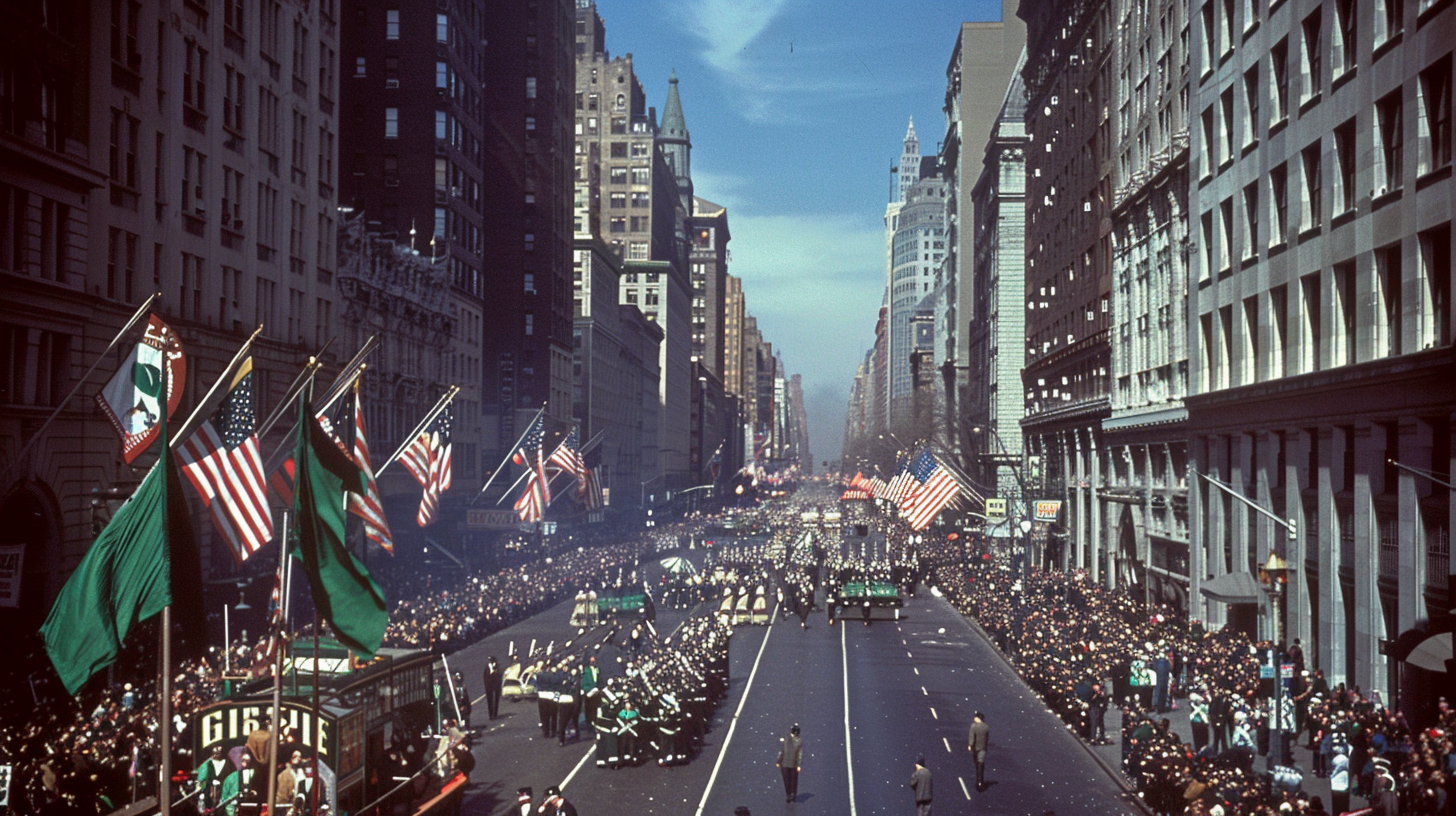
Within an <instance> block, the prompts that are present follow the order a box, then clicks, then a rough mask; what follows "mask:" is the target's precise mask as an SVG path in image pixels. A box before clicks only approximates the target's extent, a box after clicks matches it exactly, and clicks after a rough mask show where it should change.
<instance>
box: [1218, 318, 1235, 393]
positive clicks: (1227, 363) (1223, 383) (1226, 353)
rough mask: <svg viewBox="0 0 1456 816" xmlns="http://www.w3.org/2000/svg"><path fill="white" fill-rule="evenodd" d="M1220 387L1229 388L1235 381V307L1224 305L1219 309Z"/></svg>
mask: <svg viewBox="0 0 1456 816" xmlns="http://www.w3.org/2000/svg"><path fill="white" fill-rule="evenodd" d="M1218 341H1219V342H1218V369H1217V374H1218V379H1217V380H1216V381H1215V382H1216V383H1217V386H1216V387H1218V388H1228V387H1229V386H1230V385H1231V384H1232V383H1233V381H1234V379H1233V361H1234V360H1236V359H1238V358H1237V357H1235V356H1234V307H1233V306H1224V307H1223V308H1221V309H1219V310H1218Z"/></svg>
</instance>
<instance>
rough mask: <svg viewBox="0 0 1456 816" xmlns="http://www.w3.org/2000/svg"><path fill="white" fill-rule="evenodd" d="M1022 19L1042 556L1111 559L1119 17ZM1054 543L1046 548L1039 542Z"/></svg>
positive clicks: (1092, 562) (1083, 13)
mask: <svg viewBox="0 0 1456 816" xmlns="http://www.w3.org/2000/svg"><path fill="white" fill-rule="evenodd" d="M1017 15H1018V16H1020V17H1021V18H1022V19H1023V20H1024V21H1025V22H1026V29H1027V43H1026V63H1025V65H1024V67H1023V69H1022V72H1021V75H1022V80H1023V82H1025V83H1026V97H1027V106H1026V110H1027V113H1026V130H1027V133H1028V134H1029V135H1030V139H1029V142H1028V145H1027V147H1028V151H1029V152H1028V159H1027V168H1026V169H1027V179H1026V198H1027V201H1026V212H1027V224H1026V344H1027V348H1026V366H1025V368H1024V369H1022V383H1023V386H1024V388H1025V389H1026V398H1027V399H1026V416H1025V418H1024V419H1023V420H1022V423H1021V429H1022V433H1023V435H1024V437H1025V439H1026V445H1027V448H1028V449H1029V451H1031V452H1032V453H1033V454H1034V455H1039V456H1040V457H1041V460H1042V465H1043V468H1044V475H1045V478H1046V484H1045V497H1046V498H1054V499H1060V500H1062V502H1063V506H1062V513H1061V516H1060V518H1059V519H1058V521H1057V523H1055V524H1050V525H1038V527H1037V529H1036V531H1035V532H1034V533H1033V541H1034V543H1035V544H1036V545H1037V549H1038V555H1044V554H1046V553H1052V554H1057V553H1063V554H1064V563H1067V564H1070V565H1076V566H1085V567H1088V568H1090V569H1091V570H1092V571H1093V574H1094V575H1096V574H1098V572H1097V571H1098V570H1100V569H1102V568H1103V561H1102V558H1103V556H1102V554H1101V552H1100V550H1099V548H1098V545H1099V542H1100V541H1101V540H1102V536H1101V526H1100V519H1099V518H1098V515H1097V513H1096V512H1095V507H1096V501H1095V497H1094V496H1093V491H1094V490H1095V489H1096V487H1097V486H1098V485H1100V484H1101V482H1102V474H1103V472H1104V469H1105V463H1104V462H1103V459H1102V453H1101V449H1102V447H1103V443H1102V439H1101V437H1102V421H1103V420H1104V419H1106V418H1107V417H1108V414H1109V404H1108V385H1109V382H1110V375H1109V372H1108V365H1109V359H1108V357H1109V350H1108V338H1107V327H1108V317H1109V316H1108V309H1109V305H1110V304H1109V299H1110V297H1111V288H1112V267H1111V259H1112V242H1111V234H1110V233H1111V219H1110V212H1109V206H1110V204H1111V200H1112V186H1113V180H1112V176H1111V173H1112V162H1111V161H1109V158H1110V151H1111V146H1112V144H1113V139H1112V136H1113V133H1112V123H1111V121H1110V117H1107V116H1104V115H1103V112H1104V110H1106V109H1108V108H1109V107H1110V105H1111V102H1112V88H1111V83H1110V82H1107V81H1102V79H1103V78H1102V77H1101V75H1100V72H1102V71H1103V70H1104V68H1103V67H1104V66H1105V65H1107V64H1108V60H1109V59H1110V56H1111V54H1110V51H1111V47H1112V43H1113V34H1114V28H1113V27H1114V23H1113V21H1112V7H1111V3H1110V2H1108V0H1097V2H1081V1H1080V0H1035V2H1033V1H1032V0H1023V2H1022V3H1021V6H1020V7H1019V8H1018V9H1017ZM1047 543H1051V544H1053V545H1054V546H1052V547H1050V548H1047V547H1044V546H1043V545H1045V544H1047Z"/></svg>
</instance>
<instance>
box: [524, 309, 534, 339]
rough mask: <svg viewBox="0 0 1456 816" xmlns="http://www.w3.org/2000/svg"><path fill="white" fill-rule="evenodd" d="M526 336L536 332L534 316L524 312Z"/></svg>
mask: <svg viewBox="0 0 1456 816" xmlns="http://www.w3.org/2000/svg"><path fill="white" fill-rule="evenodd" d="M525 328H526V336H527V337H530V336H531V335H533V334H535V333H536V316H535V315H533V314H531V313H530V312H526V327H525Z"/></svg>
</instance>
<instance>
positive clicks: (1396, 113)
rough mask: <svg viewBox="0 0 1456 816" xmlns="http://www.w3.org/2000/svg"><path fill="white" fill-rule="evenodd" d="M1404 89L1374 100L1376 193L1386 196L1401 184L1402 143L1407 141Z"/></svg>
mask: <svg viewBox="0 0 1456 816" xmlns="http://www.w3.org/2000/svg"><path fill="white" fill-rule="evenodd" d="M1402 107H1403V106H1402V104H1401V92H1400V91H1399V90H1397V91H1395V92H1393V93H1391V94H1389V95H1387V96H1386V97H1385V98H1384V99H1381V100H1380V101H1379V102H1376V103H1375V126H1376V131H1375V137H1376V139H1378V140H1379V145H1378V147H1379V149H1378V150H1377V151H1376V152H1375V195H1376V196H1377V197H1379V196H1382V195H1385V194H1386V193H1388V192H1390V191H1392V190H1399V189H1400V186H1401V179H1402V176H1401V170H1402V162H1403V161H1404V154H1403V153H1402V152H1401V144H1402V143H1403V142H1404V141H1405V135H1404V134H1405V128H1404V125H1403V124H1402V122H1401V114H1402Z"/></svg>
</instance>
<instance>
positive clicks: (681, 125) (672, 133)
mask: <svg viewBox="0 0 1456 816" xmlns="http://www.w3.org/2000/svg"><path fill="white" fill-rule="evenodd" d="M662 135H663V136H666V137H667V138H669V139H681V140H683V141H688V125H687V122H686V121H685V120H684V119H683V111H682V99H681V98H680V97H679V96H678V94H677V71H676V70H674V71H673V72H672V75H671V76H669V77H668V78H667V107H665V108H663V110H662Z"/></svg>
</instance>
